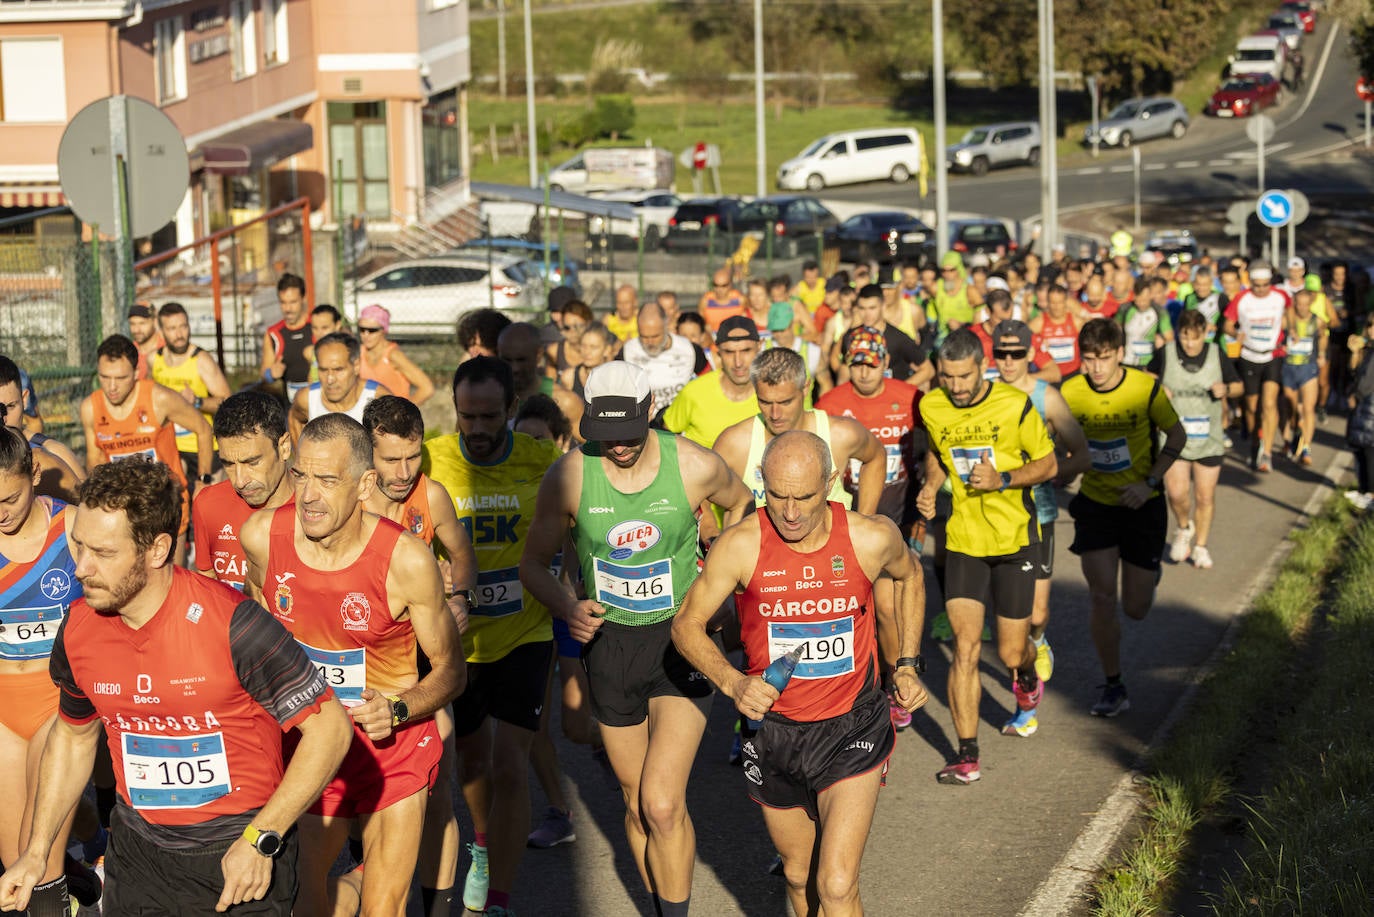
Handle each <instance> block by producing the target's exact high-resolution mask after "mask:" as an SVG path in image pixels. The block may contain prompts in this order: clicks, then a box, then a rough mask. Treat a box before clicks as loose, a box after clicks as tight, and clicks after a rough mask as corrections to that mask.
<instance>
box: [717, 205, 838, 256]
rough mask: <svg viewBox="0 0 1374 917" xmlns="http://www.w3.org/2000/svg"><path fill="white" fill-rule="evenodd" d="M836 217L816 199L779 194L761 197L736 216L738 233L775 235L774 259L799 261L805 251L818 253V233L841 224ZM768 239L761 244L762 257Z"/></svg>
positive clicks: (739, 234)
mask: <svg viewBox="0 0 1374 917" xmlns="http://www.w3.org/2000/svg"><path fill="white" fill-rule="evenodd" d="M839 222H840V221H839V220H837V219H836V218H835V214H833V213H831V212H830V211H829V210H826V209H825V207H824V205H822V204H821V202H820V201H818V200H816V198H814V197H806V196H803V195H796V194H779V195H774V196H773V197H761V198H759V199H758V200H754V201H750V202H749V203H747V204H745V205H744V207H743V208H742V209H741V210H740V212H739V214H738V215H737V216H736V217H735V232H736V233H737V235H738V236H743V235H744V234H746V233H772V235H773V256H774V257H776V258H795V257H797V256H798V254H800V253H801V252H802V251H804V250H805V251H808V252H809V251H814V250H815V248H816V234H817V233H823V232H825V231H826V230H827V229H832V228H834V227H835V226H838V225H839ZM767 245H768V242H767V239H766V238H765V239H764V240H763V241H762V242H761V243H760V244H759V254H762V253H764V252H765V251H766V250H767Z"/></svg>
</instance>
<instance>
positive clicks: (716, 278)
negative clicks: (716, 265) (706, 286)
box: [711, 268, 730, 287]
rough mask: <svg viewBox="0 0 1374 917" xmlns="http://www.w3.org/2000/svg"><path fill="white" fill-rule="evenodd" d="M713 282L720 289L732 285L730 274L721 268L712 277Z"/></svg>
mask: <svg viewBox="0 0 1374 917" xmlns="http://www.w3.org/2000/svg"><path fill="white" fill-rule="evenodd" d="M711 282H712V283H714V284H715V285H716V286H718V287H728V286H729V285H730V272H729V271H727V270H726V269H725V268H721V269H720V270H718V271H716V272H715V273H714V274H712V275H711Z"/></svg>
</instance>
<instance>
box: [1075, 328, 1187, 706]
mask: <svg viewBox="0 0 1374 917" xmlns="http://www.w3.org/2000/svg"><path fill="white" fill-rule="evenodd" d="M1078 347H1079V350H1080V351H1082V353H1083V374H1082V375H1081V376H1075V377H1074V378H1072V379H1070V380H1069V381H1068V382H1065V383H1064V387H1063V389H1062V392H1063V395H1064V401H1065V402H1066V403H1067V404H1068V406H1069V410H1070V411H1071V412H1072V413H1073V416H1074V419H1075V420H1077V421H1078V425H1079V426H1080V427H1082V428H1083V434H1084V436H1086V437H1087V439H1088V456H1089V459H1090V461H1091V464H1092V467H1090V468H1089V469H1088V470H1087V471H1086V472H1084V474H1083V482H1082V484H1081V485H1080V486H1079V489H1078V494H1077V496H1075V497H1074V498H1073V500H1072V502H1070V503H1069V513H1070V514H1071V515H1072V516H1073V526H1074V536H1073V546H1072V547H1071V548H1070V550H1071V551H1073V553H1075V554H1077V555H1078V556H1079V558H1080V559H1081V560H1082V562H1083V577H1084V579H1086V580H1087V581H1088V593H1089V598H1090V601H1091V603H1092V612H1091V614H1092V618H1091V622H1090V623H1091V629H1092V637H1093V644H1094V646H1096V648H1097V658H1098V660H1099V661H1100V662H1101V663H1102V673H1103V674H1104V675H1105V676H1106V677H1107V683H1106V684H1105V685H1104V686H1103V688H1102V696H1101V697H1100V698H1099V699H1098V701H1097V703H1095V704H1093V707H1092V713H1093V715H1094V716H1116V715H1117V714H1118V713H1121V712H1122V711H1125V710H1129V709H1130V706H1131V702H1130V700H1128V699H1127V696H1126V686H1125V685H1124V684H1122V683H1121V622H1120V620H1119V619H1118V618H1117V616H1116V597H1117V583H1118V582H1119V583H1120V584H1121V610H1122V611H1124V612H1125V613H1126V616H1127V617H1128V618H1131V619H1133V620H1136V621H1143V620H1144V619H1145V616H1146V615H1147V614H1149V613H1150V606H1151V605H1153V604H1154V598H1155V583H1156V582H1158V580H1159V571H1160V566H1159V562H1160V559H1161V556H1162V555H1163V553H1164V538H1165V535H1166V534H1167V532H1168V527H1169V520H1168V510H1167V509H1166V508H1165V503H1164V497H1163V496H1162V495H1161V494H1160V485H1161V484H1162V483H1163V480H1164V475H1165V473H1166V472H1167V471H1168V470H1169V467H1170V466H1171V465H1173V463H1174V460H1175V459H1177V458H1178V457H1179V454H1180V453H1181V451H1182V449H1183V446H1184V443H1185V442H1187V439H1188V434H1187V433H1186V432H1185V430H1184V428H1183V424H1182V423H1181V422H1180V421H1179V418H1178V414H1176V413H1175V412H1174V408H1173V405H1171V404H1170V403H1169V398H1168V396H1167V395H1166V394H1165V393H1164V391H1163V389H1162V388H1161V387H1160V384H1159V380H1158V379H1155V378H1154V377H1153V376H1150V375H1148V374H1146V373H1144V372H1142V371H1141V370H1138V369H1132V368H1131V367H1129V366H1124V365H1122V362H1123V360H1124V359H1125V334H1124V333H1123V332H1122V329H1121V326H1120V325H1119V324H1117V323H1116V322H1113V321H1110V320H1107V319H1093V320H1092V321H1090V322H1088V323H1087V324H1086V325H1084V326H1083V330H1082V331H1081V332H1080V333H1079V335H1078ZM1160 433H1163V434H1164V446H1163V448H1160V447H1159V445H1158V435H1159V434H1160Z"/></svg>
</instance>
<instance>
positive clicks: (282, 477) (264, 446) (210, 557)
mask: <svg viewBox="0 0 1374 917" xmlns="http://www.w3.org/2000/svg"><path fill="white" fill-rule="evenodd" d="M215 440H216V442H217V443H218V444H219V460H220V464H221V465H222V466H223V468H224V478H225V479H224V480H223V481H220V482H219V483H218V484H211V485H210V486H209V487H207V488H205V489H204V490H202V491H201V492H200V493H198V494H196V499H195V501H194V502H192V504H191V520H192V527H193V528H194V530H195V537H196V570H197V571H198V572H199V573H201V574H202V575H204V576H208V577H210V578H211V579H217V580H219V581H220V582H222V583H227V584H228V585H230V586H233V587H234V588H235V589H237V590H239V591H240V592H242V591H243V584H244V582H245V581H246V579H247V577H248V558H247V557H246V556H245V555H244V553H243V545H242V544H240V542H239V537H240V534H241V533H242V532H243V524H244V523H245V522H247V521H248V517H249V516H251V515H253V513H255V512H257V511H258V510H260V509H276V508H277V507H278V506H282V505H283V504H286V503H290V502H292V501H293V500H295V493H294V492H293V491H292V490H291V480H290V478H288V477H287V474H286V469H287V467H288V466H289V465H290V463H291V437H290V435H289V434H288V433H287V430H286V409H285V408H284V407H282V404H281V402H280V401H278V400H277V399H276V398H273V397H272V396H271V395H269V394H267V393H266V392H262V391H252V390H250V391H244V392H239V393H238V394H235V395H230V396H229V397H228V398H226V399H225V400H224V403H223V404H221V405H220V408H219V411H217V412H216V413H215Z"/></svg>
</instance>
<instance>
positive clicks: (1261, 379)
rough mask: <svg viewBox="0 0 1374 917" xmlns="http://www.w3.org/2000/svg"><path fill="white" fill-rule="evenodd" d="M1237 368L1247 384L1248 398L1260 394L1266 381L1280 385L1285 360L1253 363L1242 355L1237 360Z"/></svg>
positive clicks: (1242, 379)
mask: <svg viewBox="0 0 1374 917" xmlns="http://www.w3.org/2000/svg"><path fill="white" fill-rule="evenodd" d="M1236 370H1237V371H1238V372H1239V373H1240V381H1241V382H1242V383H1244V385H1245V396H1246V397H1247V398H1250V397H1254V396H1256V395H1259V394H1260V392H1261V391H1263V389H1264V384H1265V383H1266V382H1272V383H1274V384H1275V385H1278V384H1279V383H1281V382H1282V381H1283V361H1282V360H1270V361H1269V362H1268V363H1251V362H1250V361H1249V360H1247V359H1245V358H1244V357H1241V358H1240V359H1239V360H1237V361H1236Z"/></svg>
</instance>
